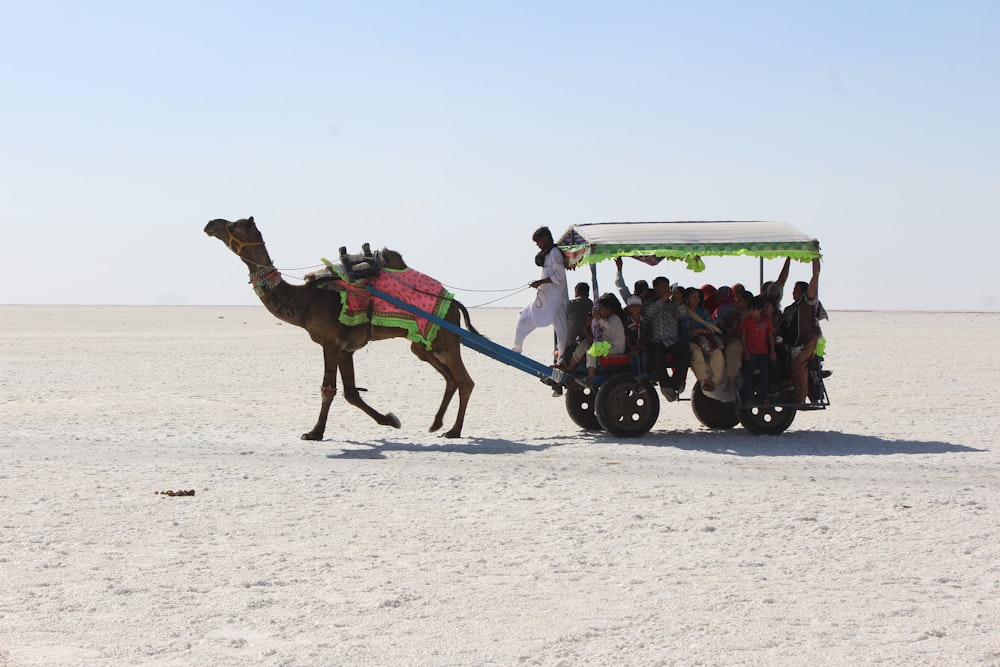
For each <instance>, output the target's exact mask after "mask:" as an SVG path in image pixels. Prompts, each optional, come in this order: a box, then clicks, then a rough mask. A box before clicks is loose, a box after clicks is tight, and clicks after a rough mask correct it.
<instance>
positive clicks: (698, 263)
mask: <svg viewBox="0 0 1000 667" xmlns="http://www.w3.org/2000/svg"><path fill="white" fill-rule="evenodd" d="M559 247H560V248H561V249H562V250H563V252H564V253H566V255H567V256H568V257H571V258H573V261H574V265H573V267H574V268H575V267H577V266H584V265H587V264H597V263H598V262H603V261H606V260H610V259H614V258H615V257H633V256H635V257H648V256H650V255H652V256H655V257H663V258H664V259H669V260H674V261H682V262H684V263H685V264H687V265H688V268H690V269H691V270H692V271H695V272H701V271H703V270H704V269H705V263H704V262H703V261H702V257H763V258H764V259H784V258H785V257H791V258H792V259H793V260H795V261H797V262H811V261H812V260H814V259H816V258H818V257H822V256H823V255H822V253H820V252H819V251H818V250H816V249H815V248H812V247H809V246H807V245H805V244H802V243H746V244H742V245H739V246H737V245H727V244H722V243H719V244H703V245H683V246H676V247H669V246H668V247H660V248H656V247H652V248H651V247H646V248H639V249H637V248H636V247H635V246H634V245H601V246H599V247H592V246H590V245H586V244H584V245H575V246H559ZM692 263H693V265H694V266H695V267H700V268H693V267H692Z"/></svg>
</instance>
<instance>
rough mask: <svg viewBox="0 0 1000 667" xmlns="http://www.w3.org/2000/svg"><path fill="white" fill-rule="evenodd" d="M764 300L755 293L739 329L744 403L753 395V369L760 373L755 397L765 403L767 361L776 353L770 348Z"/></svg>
mask: <svg viewBox="0 0 1000 667" xmlns="http://www.w3.org/2000/svg"><path fill="white" fill-rule="evenodd" d="M763 311H764V303H763V302H762V301H761V300H760V298H759V297H757V298H754V299H751V300H750V314H749V315H748V316H747V317H746V319H744V320H743V324H742V325H741V327H740V329H741V332H742V335H743V369H742V370H743V388H742V390H741V391H740V396H741V398H742V399H743V402H744V403H748V402H750V400H751V399H752V398H753V376H754V372H756V373H758V374H759V376H760V383H759V384H758V386H757V400H758V402H760V403H767V402H768V396H769V395H770V391H771V387H770V378H771V362H773V361H775V360H776V359H777V358H778V357H777V355H776V354H775V352H774V329H773V328H772V327H771V322H770V320H769V319H768V318H766V317H764V312H763Z"/></svg>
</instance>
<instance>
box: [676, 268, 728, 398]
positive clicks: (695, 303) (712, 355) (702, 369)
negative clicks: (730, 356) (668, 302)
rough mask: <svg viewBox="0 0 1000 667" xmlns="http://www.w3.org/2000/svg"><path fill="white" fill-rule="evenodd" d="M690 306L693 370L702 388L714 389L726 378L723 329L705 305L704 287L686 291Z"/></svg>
mask: <svg viewBox="0 0 1000 667" xmlns="http://www.w3.org/2000/svg"><path fill="white" fill-rule="evenodd" d="M684 300H685V303H686V307H687V314H686V317H685V319H686V321H687V335H688V339H689V341H690V342H689V346H690V350H691V370H692V371H694V376H695V378H697V380H698V381H699V382H701V386H702V389H704V390H705V391H712V390H714V389H715V384H716V383H717V382H722V378H723V377H724V371H725V359H724V358H723V356H722V331H721V330H720V329H719V327H717V326H715V324H714V323H713V322H712V321H711V318H710V317H709V316H708V313H706V312H705V311H704V309H702V307H701V290H700V289H698V288H697V287H689V288H688V289H687V290H685V291H684Z"/></svg>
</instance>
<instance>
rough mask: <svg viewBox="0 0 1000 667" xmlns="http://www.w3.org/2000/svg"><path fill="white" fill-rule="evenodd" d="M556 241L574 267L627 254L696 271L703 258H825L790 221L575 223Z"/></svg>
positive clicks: (809, 238) (813, 243) (817, 245)
mask: <svg viewBox="0 0 1000 667" xmlns="http://www.w3.org/2000/svg"><path fill="white" fill-rule="evenodd" d="M556 245H558V246H559V247H560V248H562V250H563V252H564V253H565V255H566V257H567V260H568V262H569V265H570V266H571V267H576V266H580V265H584V264H594V263H596V262H600V261H602V260H606V259H611V258H614V257H624V256H637V257H643V256H646V257H662V258H667V259H678V260H684V261H686V262H688V265H689V267H690V268H694V269H695V270H699V269H698V268H696V267H697V266H698V265H701V259H700V258H701V257H702V256H737V255H746V256H750V257H765V258H774V257H792V258H793V259H797V260H801V261H808V260H811V259H814V258H816V257H820V256H821V255H820V250H819V241H817V240H816V239H815V238H813V237H811V236H809V235H807V234H804V233H803V232H801V231H799V230H798V229H796V228H795V227H793V226H792V225H790V224H788V223H786V222H765V221H734V220H720V221H711V222H696V221H677V222H594V223H586V224H581V225H573V226H572V227H570V228H569V229H567V230H566V231H565V232H564V233H563V235H562V236H561V237H559V239H558V240H557V241H556ZM702 267H703V265H702Z"/></svg>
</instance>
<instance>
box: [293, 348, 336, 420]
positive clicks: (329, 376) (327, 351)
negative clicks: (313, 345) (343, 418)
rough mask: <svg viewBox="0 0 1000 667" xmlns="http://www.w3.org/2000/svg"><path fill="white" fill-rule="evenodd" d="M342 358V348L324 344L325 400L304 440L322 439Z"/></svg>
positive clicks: (322, 393) (323, 395)
mask: <svg viewBox="0 0 1000 667" xmlns="http://www.w3.org/2000/svg"><path fill="white" fill-rule="evenodd" d="M339 360H340V349H338V348H336V347H333V346H331V345H324V346H323V386H322V387H321V388H320V394H321V395H322V397H323V402H322V403H321V404H320V407H319V419H317V420H316V425H315V426H313V429H312V430H311V431H309V432H308V433H303V434H302V439H303V440H322V439H323V434H324V433H325V432H326V418H327V417H328V416H329V415H330V405H331V404H332V403H333V397H334V396H336V395H337V366H338V362H339Z"/></svg>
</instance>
